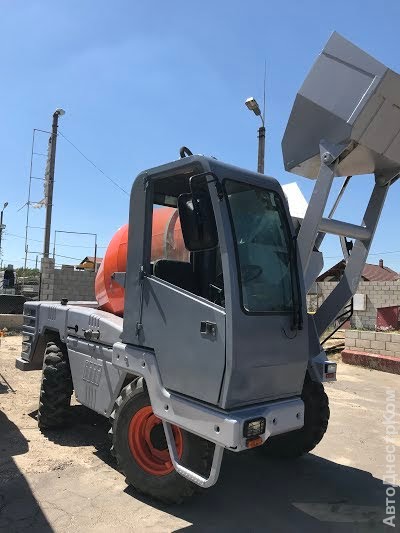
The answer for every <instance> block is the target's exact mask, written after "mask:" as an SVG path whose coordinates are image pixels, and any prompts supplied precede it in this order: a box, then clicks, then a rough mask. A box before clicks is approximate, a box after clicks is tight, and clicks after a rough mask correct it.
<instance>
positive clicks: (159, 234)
mask: <svg viewBox="0 0 400 533" xmlns="http://www.w3.org/2000/svg"><path fill="white" fill-rule="evenodd" d="M152 234H153V235H152V243H151V260H152V261H156V260H157V259H161V258H164V259H176V260H179V261H188V259H189V252H188V251H187V250H186V248H185V244H184V242H183V237H182V231H181V224H180V220H179V216H178V211H177V210H176V209H175V208H173V207H160V208H158V209H155V210H154V212H153V231H152ZM127 253H128V224H125V226H122V228H120V229H119V230H118V231H117V232H116V234H115V235H114V237H113V238H112V239H111V241H110V244H109V245H108V248H107V251H106V253H105V256H104V259H103V261H102V263H101V265H100V268H99V271H98V272H97V276H96V281H95V293H96V300H97V302H98V304H99V308H100V309H102V310H103V311H108V312H110V313H114V314H115V315H118V316H123V314H124V298H125V290H124V289H123V288H122V287H121V286H120V285H118V283H116V282H115V281H114V280H113V279H112V277H111V276H112V275H113V274H114V272H126V260H127Z"/></svg>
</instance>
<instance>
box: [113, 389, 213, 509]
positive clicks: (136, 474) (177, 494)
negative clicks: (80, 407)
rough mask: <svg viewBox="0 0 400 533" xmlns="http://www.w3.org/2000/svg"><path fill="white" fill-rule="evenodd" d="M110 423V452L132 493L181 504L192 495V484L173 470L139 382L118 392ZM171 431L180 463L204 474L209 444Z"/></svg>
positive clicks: (158, 421)
mask: <svg viewBox="0 0 400 533" xmlns="http://www.w3.org/2000/svg"><path fill="white" fill-rule="evenodd" d="M111 422H112V427H111V430H110V436H111V440H112V448H111V451H112V452H113V454H114V455H115V457H116V459H117V462H118V466H119V468H120V469H121V471H122V472H123V473H124V475H125V476H126V480H127V482H128V483H129V484H131V485H132V486H133V487H134V488H135V489H136V490H138V491H139V492H141V493H143V494H146V495H148V496H151V497H153V498H156V499H158V500H160V501H162V502H164V503H181V502H182V501H183V500H184V499H185V498H188V497H189V496H191V495H192V494H193V493H194V492H195V490H196V485H194V484H193V483H192V482H190V481H189V480H187V479H185V478H183V477H182V476H181V475H180V474H178V473H177V472H176V470H175V469H174V466H173V464H172V461H171V458H170V455H169V452H168V446H167V441H166V437H165V433H164V428H163V425H162V421H161V419H160V418H158V417H157V416H155V415H154V413H153V410H152V407H151V404H150V398H149V395H148V392H147V390H146V388H145V385H144V382H143V379H138V380H136V381H134V382H132V383H130V384H129V385H127V386H126V387H125V388H124V389H122V391H121V395H120V396H119V397H118V399H117V401H116V403H115V407H114V411H113V412H112V414H111ZM172 429H173V434H174V437H175V445H176V449H177V452H178V455H179V458H180V461H181V462H182V463H183V464H184V465H185V466H188V467H190V468H191V469H192V470H194V471H195V472H197V473H199V474H202V475H207V474H208V471H209V466H210V461H211V458H212V452H213V448H212V445H211V444H210V443H209V442H208V441H206V440H205V439H202V438H200V437H197V436H196V435H193V434H192V433H189V432H187V431H185V430H183V429H181V428H178V427H177V426H173V428H172Z"/></svg>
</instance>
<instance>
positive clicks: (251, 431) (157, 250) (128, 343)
mask: <svg viewBox="0 0 400 533" xmlns="http://www.w3.org/2000/svg"><path fill="white" fill-rule="evenodd" d="M399 110H400V76H399V75H398V74H396V73H395V72H393V71H392V70H390V69H388V68H387V67H386V66H385V65H383V64H382V63H380V62H379V61H377V60H375V59H374V58H372V57H371V56H369V55H368V54H366V53H365V52H363V51H362V50H360V49H359V48H357V47H356V46H354V45H353V44H352V43H350V42H348V41H347V40H345V39H344V38H343V37H341V36H340V35H338V34H337V33H334V34H333V35H332V36H331V38H330V39H329V41H328V43H327V45H326V46H325V48H324V50H323V51H322V53H321V55H320V56H319V57H318V59H317V60H316V62H315V64H314V65H313V67H312V69H311V71H310V73H309V74H308V76H307V78H306V80H305V81H304V83H303V85H302V87H301V89H300V90H299V92H298V94H297V96H296V99H295V102H294V105H293V109H292V112H291V115H290V118H289V121H288V124H287V128H286V131H285V134H284V137H283V142H282V148H283V158H284V163H285V168H286V169H287V170H289V171H292V172H294V173H296V174H299V175H301V176H305V177H308V178H310V179H313V180H315V186H314V190H313V193H312V196H311V199H310V202H309V205H308V208H307V210H306V212H305V213H304V215H302V216H298V215H296V216H292V215H291V213H290V211H289V206H288V201H287V198H286V196H285V194H284V192H283V190H282V187H281V186H280V184H279V183H278V181H277V180H275V179H274V178H272V177H268V176H265V175H261V174H257V173H254V172H251V171H249V170H244V169H241V168H237V167H234V166H231V165H228V164H226V163H223V162H221V161H217V160H216V159H212V158H207V157H203V156H198V155H188V156H186V157H182V158H181V159H180V160H177V161H173V162H171V163H168V164H165V165H162V166H160V167H156V168H152V169H149V170H146V171H144V172H142V173H141V174H139V175H138V177H137V178H136V180H135V182H134V184H133V188H132V193H131V200H130V213H129V227H128V228H122V229H121V230H120V231H119V232H118V234H117V235H116V237H115V238H114V239H113V241H112V243H111V245H110V247H109V249H108V251H107V254H106V256H105V259H104V261H103V265H102V267H101V269H100V271H99V273H98V276H97V280H96V292H97V299H98V302H96V303H93V304H90V303H85V304H80V303H79V302H78V303H72V302H70V303H68V302H66V301H63V302H61V303H58V302H27V303H26V304H25V307H24V339H23V351H22V354H21V356H20V357H19V358H18V359H17V362H16V364H17V367H18V368H20V369H21V370H33V369H39V368H43V378H42V384H41V390H40V405H39V413H38V421H39V426H40V428H43V429H51V428H55V427H60V426H62V425H63V424H64V423H65V421H66V418H67V416H68V411H69V407H70V400H71V395H72V393H73V392H74V393H75V396H76V399H77V400H78V401H79V402H80V403H81V404H83V405H85V406H87V407H88V408H90V409H93V410H94V411H96V412H97V413H100V414H102V415H103V416H105V417H107V418H108V419H109V420H110V423H111V429H110V437H111V450H112V452H113V454H114V455H115V457H116V460H117V462H118V465H119V468H120V469H121V470H122V472H123V473H124V474H125V476H126V478H127V481H128V482H129V483H130V484H132V485H133V487H135V489H136V490H137V491H140V492H142V493H144V494H146V495H150V496H152V497H154V498H157V499H159V500H161V501H164V502H181V501H182V500H184V499H185V498H186V497H188V496H190V495H192V494H193V493H194V492H195V489H196V487H202V488H207V487H211V486H212V485H214V484H215V483H216V481H217V479H218V476H219V472H220V467H221V461H222V457H223V453H224V450H226V449H227V450H230V451H233V452H238V453H239V452H243V451H245V450H248V449H250V448H257V449H258V450H259V452H260V455H261V456H262V455H266V456H272V457H287V458H291V457H297V456H300V455H301V454H304V453H307V452H309V451H310V450H312V449H313V448H314V447H315V446H316V445H317V444H318V443H319V441H320V440H321V439H322V437H323V435H324V433H325V432H326V430H327V426H328V419H329V406H328V398H327V396H326V394H325V392H324V387H323V382H326V381H333V380H335V379H336V364H335V363H333V362H331V361H329V360H328V359H327V358H326V354H325V352H324V349H323V347H322V345H321V342H320V339H321V337H322V335H323V333H324V332H325V330H326V329H327V328H328V326H330V325H331V324H332V322H333V321H334V320H335V319H336V317H337V316H338V314H340V312H341V310H342V309H343V308H344V307H345V306H346V304H347V303H348V302H349V301H351V299H352V296H353V294H354V293H355V291H356V289H357V285H358V282H359V280H360V275H361V272H362V269H363V266H364V264H365V261H366V258H367V255H368V251H369V249H370V246H371V242H372V239H373V236H374V232H375V229H376V226H377V224H378V221H379V216H380V213H381V210H382V207H383V205H384V202H385V198H386V195H387V193H388V190H389V188H390V186H391V184H393V183H394V181H395V180H396V179H397V177H398V174H399V171H400V111H399ZM186 153H187V152H186ZM183 155H185V154H183ZM356 174H362V175H367V174H370V175H372V180H371V181H372V182H373V187H372V192H371V196H370V200H369V202H368V205H367V206H366V210H365V214H364V217H363V220H362V222H361V223H360V225H356V224H351V223H348V222H346V221H343V220H336V219H334V218H333V212H331V213H330V216H329V217H328V218H324V209H325V207H326V204H327V200H328V196H329V193H330V190H331V187H332V183H333V181H334V178H337V177H340V176H350V175H356ZM367 179H368V177H367V176H365V181H366V180H367ZM347 183H348V179H346V181H345V185H344V187H345V186H346V184H347ZM342 192H343V191H341V193H340V194H339V197H338V201H337V202H335V205H337V203H338V202H339V201H340V198H341V195H342ZM326 234H333V235H337V236H339V238H340V242H341V245H342V249H343V254H344V257H345V259H346V267H345V270H344V274H343V278H342V279H341V281H340V282H339V283H338V285H337V287H336V288H335V289H334V291H333V292H332V293H331V294H330V295H329V296H328V297H327V298H326V300H325V301H324V303H323V304H322V305H321V307H320V308H319V309H318V310H317V311H316V313H315V314H314V315H309V314H307V309H306V294H307V292H308V290H309V289H310V287H311V285H312V284H313V282H314V281H315V279H316V277H317V276H318V275H319V273H320V272H321V270H322V267H323V258H322V254H321V252H320V251H319V249H320V247H321V244H322V241H323V239H324V237H325V235H326ZM262 460H263V459H262V457H260V461H262Z"/></svg>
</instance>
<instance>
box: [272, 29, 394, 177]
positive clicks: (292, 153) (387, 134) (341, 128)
mask: <svg viewBox="0 0 400 533" xmlns="http://www.w3.org/2000/svg"><path fill="white" fill-rule="evenodd" d="M321 141H325V142H328V143H332V144H345V145H346V146H347V149H346V150H345V152H343V153H342V155H341V157H340V159H339V164H338V166H337V171H336V175H337V176H348V175H355V174H370V173H373V172H375V173H377V174H379V173H386V172H388V173H391V174H393V175H395V174H396V173H397V172H400V76H399V75H398V74H397V73H396V72H393V71H392V70H390V69H389V68H387V67H386V66H385V65H383V64H382V63H380V62H379V61H377V60H376V59H374V58H373V57H371V56H370V55H368V54H367V53H365V52H364V51H363V50H361V49H360V48H358V47H357V46H355V45H354V44H352V43H351V42H349V41H347V40H346V39H344V38H343V37H342V36H341V35H339V34H338V33H333V34H332V36H331V38H330V39H329V41H328V42H327V44H326V46H325V48H324V49H323V51H322V53H321V54H320V55H319V57H318V59H317V60H316V62H315V63H314V65H313V67H312V69H311V71H310V72H309V74H308V76H307V78H306V79H305V81H304V83H303V85H302V86H301V88H300V90H299V92H298V93H297V95H296V99H295V102H294V105H293V108H292V112H291V114H290V117H289V121H288V124H287V127H286V131H285V134H284V136H283V140H282V151H283V159H284V164H285V168H286V170H289V171H291V172H294V173H295V174H299V175H301V176H305V177H307V178H312V179H314V178H316V177H317V176H318V171H319V168H320V153H319V145H320V143H321Z"/></svg>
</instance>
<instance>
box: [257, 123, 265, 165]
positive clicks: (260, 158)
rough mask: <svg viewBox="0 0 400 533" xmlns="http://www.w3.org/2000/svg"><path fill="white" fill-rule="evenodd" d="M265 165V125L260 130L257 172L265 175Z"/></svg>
mask: <svg viewBox="0 0 400 533" xmlns="http://www.w3.org/2000/svg"><path fill="white" fill-rule="evenodd" d="M264 164H265V127H264V124H263V125H262V126H260V127H259V128H258V162H257V172H259V173H260V174H264Z"/></svg>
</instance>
